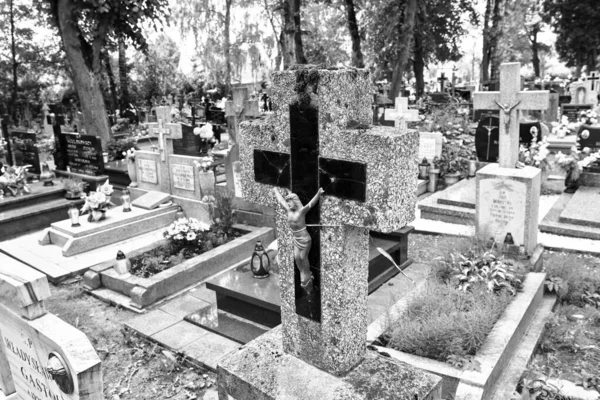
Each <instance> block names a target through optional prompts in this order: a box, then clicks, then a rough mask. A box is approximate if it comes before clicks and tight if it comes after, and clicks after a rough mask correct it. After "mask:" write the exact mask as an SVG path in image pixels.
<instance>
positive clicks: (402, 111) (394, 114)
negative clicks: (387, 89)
mask: <svg viewBox="0 0 600 400" xmlns="http://www.w3.org/2000/svg"><path fill="white" fill-rule="evenodd" d="M385 119H386V121H395V124H394V125H395V126H396V127H397V128H400V131H402V132H404V131H405V130H406V129H407V127H406V123H407V122H416V121H419V111H418V110H410V109H409V108H408V97H400V96H398V97H396V108H395V109H393V110H390V109H386V110H385Z"/></svg>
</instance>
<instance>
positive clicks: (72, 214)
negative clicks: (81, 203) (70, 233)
mask: <svg viewBox="0 0 600 400" xmlns="http://www.w3.org/2000/svg"><path fill="white" fill-rule="evenodd" d="M67 213H68V214H69V219H70V220H71V226H72V227H77V226H81V225H80V224H79V209H77V207H75V204H71V207H69V210H68V211H67Z"/></svg>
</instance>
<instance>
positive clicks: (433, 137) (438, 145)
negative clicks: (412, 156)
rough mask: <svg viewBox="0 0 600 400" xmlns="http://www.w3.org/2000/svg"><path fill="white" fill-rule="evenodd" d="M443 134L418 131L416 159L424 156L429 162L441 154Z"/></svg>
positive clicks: (421, 158)
mask: <svg viewBox="0 0 600 400" xmlns="http://www.w3.org/2000/svg"><path fill="white" fill-rule="evenodd" d="M443 142H444V135H443V134H442V133H441V132H419V156H418V160H419V161H420V160H423V158H426V159H427V161H429V163H430V164H431V163H432V162H433V159H434V158H435V157H440V156H441V155H442V144H443Z"/></svg>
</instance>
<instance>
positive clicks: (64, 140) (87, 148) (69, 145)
mask: <svg viewBox="0 0 600 400" xmlns="http://www.w3.org/2000/svg"><path fill="white" fill-rule="evenodd" d="M59 143H60V147H61V152H62V153H63V156H64V157H65V162H66V168H67V171H69V172H74V173H77V174H83V175H90V176H99V175H104V160H103V158H102V141H101V140H100V138H99V137H97V136H91V135H78V134H74V133H62V134H61V135H60V137H59Z"/></svg>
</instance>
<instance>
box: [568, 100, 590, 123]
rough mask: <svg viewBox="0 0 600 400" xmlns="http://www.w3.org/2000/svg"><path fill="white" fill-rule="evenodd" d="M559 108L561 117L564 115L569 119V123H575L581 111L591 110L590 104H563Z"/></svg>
mask: <svg viewBox="0 0 600 400" xmlns="http://www.w3.org/2000/svg"><path fill="white" fill-rule="evenodd" d="M560 107H561V112H562V115H566V116H567V118H569V122H577V121H578V120H579V113H580V112H581V111H585V110H591V109H592V108H593V106H592V105H591V104H563V105H561V106H560Z"/></svg>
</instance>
